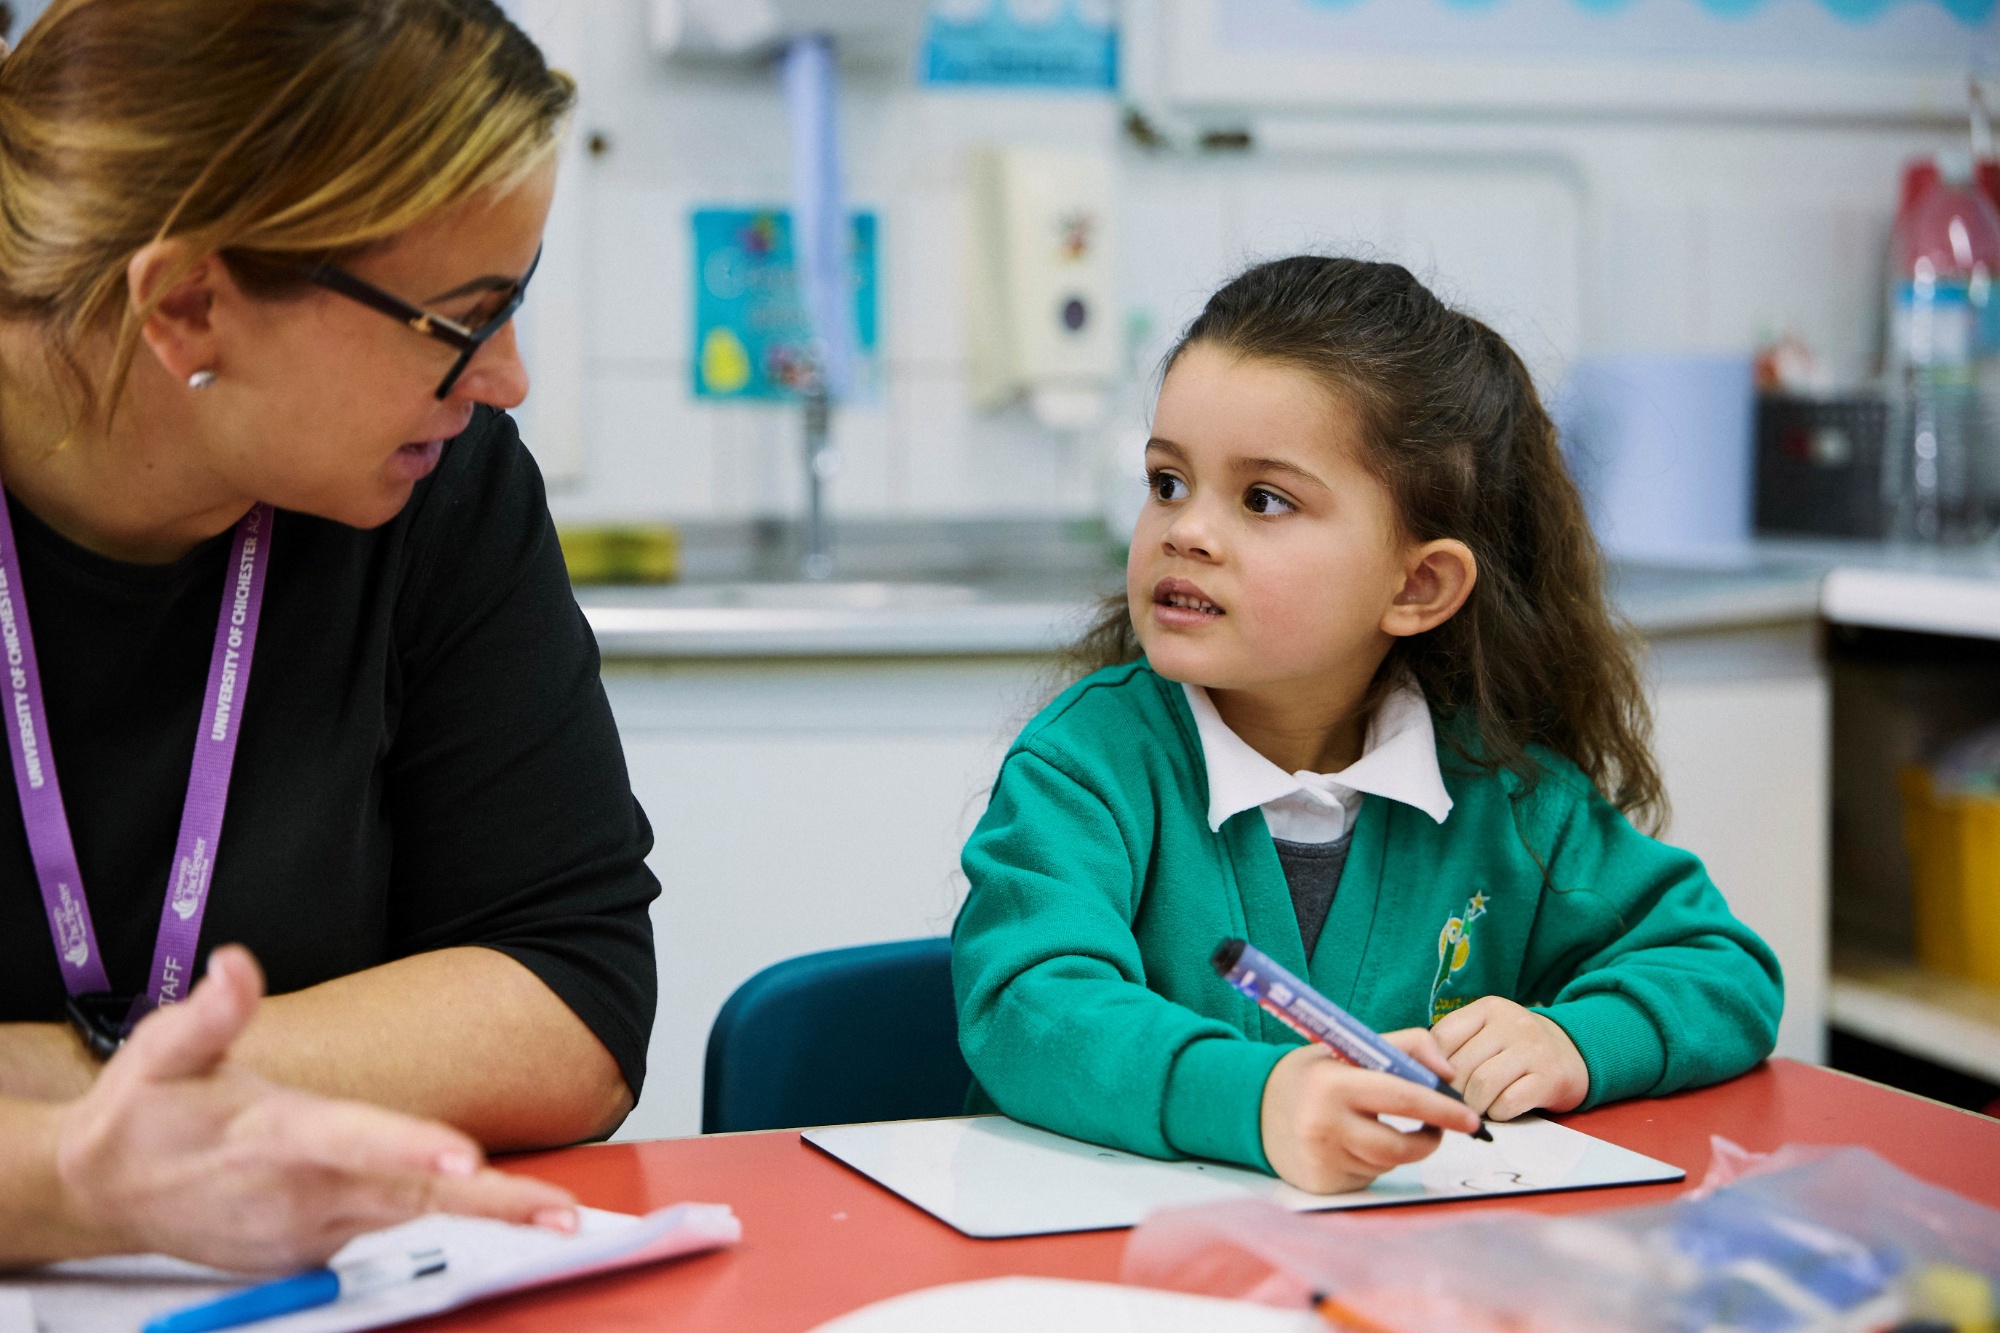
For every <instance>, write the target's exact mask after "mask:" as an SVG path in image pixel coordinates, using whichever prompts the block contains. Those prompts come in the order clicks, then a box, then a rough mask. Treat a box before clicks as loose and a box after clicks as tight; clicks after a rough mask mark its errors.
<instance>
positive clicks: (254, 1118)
mask: <svg viewBox="0 0 2000 1333" xmlns="http://www.w3.org/2000/svg"><path fill="white" fill-rule="evenodd" d="M263 985H264V983H263V976H262V974H261V972H260V971H259V970H258V968H257V964H256V963H255V962H254V961H253V960H252V959H251V957H250V954H249V953H248V952H247V951H246V950H244V949H241V948H237V947H233V946H232V947H228V948H222V949H217V950H216V951H215V953H214V954H213V955H212V956H211V957H210V959H209V964H208V975H207V976H206V977H205V978H204V979H203V980H202V982H201V984H200V985H199V986H197V987H195V989H194V992H193V993H192V994H191V995H190V996H189V997H188V999H187V1000H186V1002H184V1003H182V1004H178V1005H175V1006H173V1007H171V1008H168V1009H163V1010H161V1011H159V1012H157V1013H154V1014H152V1015H150V1016H149V1017H147V1018H146V1019H145V1021H143V1022H142V1023H140V1024H139V1026H138V1027H137V1029H136V1030H134V1032H133V1033H132V1036H131V1039H130V1040H128V1041H127V1042H126V1043H125V1046H124V1048H123V1049H122V1050H120V1051H119V1052H118V1054H117V1055H116V1056H114V1057H113V1058H112V1059H111V1061H110V1062H109V1063H108V1064H107V1065H106V1066H105V1068H104V1072H103V1074H102V1075H101V1076H100V1077H99V1078H98V1080H97V1082H96V1083H95V1084H94V1085H93V1086H92V1087H91V1089H90V1090H89V1091H88V1092H86V1093H85V1094H84V1095H83V1096H81V1097H80V1098H78V1099H77V1100H76V1101H74V1102H72V1103H70V1104H69V1105H68V1106H67V1107H65V1108H63V1110H62V1112H61V1114H60V1117H59V1119H58V1121H57V1124H56V1132H55V1168H56V1179H57V1182H58V1191H57V1193H58V1198H59V1200H60V1207H61V1209H62V1211H63V1213H64V1217H63V1218H62V1223H61V1226H60V1229H61V1230H62V1231H64V1232H65V1233H66V1234H68V1235H71V1236H79V1235H80V1236H87V1237H89V1238H90V1240H91V1244H90V1246H89V1248H91V1249H93V1250H95V1251H97V1252H99V1253H107V1252H127V1253H129V1252H143V1251H161V1252H165V1253H168V1254H173V1255H178V1256H180V1257H181V1258H184V1259H191V1260H194V1261H195V1262H198V1263H204V1264H212V1265H214V1266H215V1267H218V1268H226V1269H230V1270H233V1271H238V1272H284V1271H287V1270H292V1269H297V1268H301V1267H305V1266H309V1265H311V1264H315V1263H319V1262H322V1261H324V1260H325V1259H326V1258H327V1257H328V1256H330V1255H331V1254H333V1252H334V1251H335V1250H337V1249H339V1248H340V1246H341V1245H343V1244H345V1243H346V1242H347V1241H348V1240H349V1239H350V1238H351V1237H353V1236H355V1235H357V1234H359V1233H360V1232H363V1231H372V1230H374V1229H376V1228H379V1227H385V1226H390V1225H393V1224H395V1223H397V1222H402V1221H405V1220H407V1219H409V1218H412V1217H415V1216H418V1215H419V1214H422V1213H428V1212H451V1213H464V1214H470V1215H477V1216H485V1217H497V1218H501V1219H503V1220H505V1221H509V1222H535V1223H538V1224H540V1225H543V1226H548V1227H552V1228H554V1229H557V1230H563V1231H567V1230H573V1229H574V1228H575V1226H576V1212H575V1201H574V1200H573V1199H572V1198H571V1197H570V1196H569V1194H568V1193H566V1192H565V1191H563V1190H561V1189H559V1188H557V1187H556V1186H554V1185H549V1184H545V1183H543V1182H541V1181H538V1180H531V1179H528V1178H526V1177H523V1176H512V1175H505V1174H502V1173H501V1172H498V1171H495V1170H492V1169H491V1168H489V1167H486V1166H485V1163H484V1159H483V1156H482V1154H481V1152H480V1149H479V1147H478V1145H477V1144H475V1143H474V1142H473V1141H472V1140H471V1139H469V1138H467V1137H466V1136H465V1135H463V1134H461V1133H459V1132H458V1131H457V1130H454V1129H450V1128H448V1127H446V1126H444V1125H440V1124H436V1123H434V1122H431V1121H425V1120H419V1119H415V1118H413V1117H410V1116H405V1115H399V1114H397V1113H395V1112H392V1111H385V1110H382V1109H381V1108H379V1107H374V1106H368V1105H364V1104H362V1103H360V1102H350V1101H335V1100H331V1099H328V1098H324V1097H317V1096H314V1095H312V1094H310V1093H304V1092H298V1091H294V1090H291V1089H287V1088H281V1087H278V1086H276V1085H274V1084H271V1083H267V1082H266V1081H264V1080H263V1079H261V1078H259V1077H257V1076H256V1075H255V1074H252V1073H250V1072H248V1071H247V1070H245V1069H243V1068H241V1067H240V1066H237V1065H234V1064H232V1063H230V1061H229V1059H228V1053H229V1047H230V1043H231V1042H233V1041H234V1040H235V1039H236V1036H237V1034H238V1033H240V1032H241V1031H242V1030H243V1027H244V1025H245V1024H246V1023H248V1022H249V1021H250V1017H251V1015H252V1014H253V1013H255V1012H256V1009H257V1004H258V1001H259V999H260V998H261V996H262V994H263Z"/></svg>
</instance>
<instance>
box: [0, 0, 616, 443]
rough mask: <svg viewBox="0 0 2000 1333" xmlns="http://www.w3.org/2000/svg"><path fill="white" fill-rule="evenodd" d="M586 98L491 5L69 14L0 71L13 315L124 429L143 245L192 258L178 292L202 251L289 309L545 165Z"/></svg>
mask: <svg viewBox="0 0 2000 1333" xmlns="http://www.w3.org/2000/svg"><path fill="white" fill-rule="evenodd" d="M0 35H4V34H0ZM0 49H4V48H0ZM575 97H576V85H575V82H574V81H573V80H572V79H571V78H570V77H569V76H568V75H566V74H563V73H560V72H558V71H554V70H551V69H549V67H548V65H547V64H546V63H545V62H544V61H543V59H542V55H541V52H540V51H539V50H538V49H537V48H536V47H535V44H534V43H533V42H532V41H530V40H529V39H528V37H527V36H526V35H525V34H523V33H522V32H521V31H520V29H518V28H516V27H515V26H514V25H513V24H512V23H511V22H509V21H508V19H507V17H506V15H505V14H504V13H502V12H501V10H500V8H499V7H498V6H497V5H496V4H494V3H493V0H55V2H54V3H53V4H51V5H50V7H49V9H48V10H47V12H45V13H44V14H43V15H42V16H41V17H40V18H39V19H38V20H36V22H35V23H34V24H33V25H32V26H31V27H30V28H29V29H28V31H27V32H26V33H25V34H23V35H22V37H21V40H20V43H19V44H18V45H17V46H15V47H14V48H13V50H12V51H11V52H9V53H8V54H6V56H5V57H4V58H0V318H8V319H16V320H31V321H33V322H34V323H35V324H36V325H38V326H39V328H40V329H41V330H42V333H43V336H44V339H45V342H46V346H47V348H48V351H49V354H50V356H51V359H52V363H53V364H54V365H55V366H56V367H57V368H58V369H59V370H60V371H62V372H63V373H64V376H65V378H66V379H67V380H68V381H69V383H70V384H71V386H72V387H73V388H74V389H75V390H76V392H77V395H78V404H77V406H78V408H79V411H80V413H81V414H86V415H90V414H97V413H100V412H101V413H102V414H103V416H104V417H106V418H108V417H109V415H110V411H111V407H112V405H113V404H115V403H116V401H117V398H118V395H119V393H120V391H121V389H122V386H123V384H124V379H125V375H126V373H127V371H128V370H129V368H130V365H131V360H132V356H133V352H134V350H135V348H136V346H137V342H138V337H139V332H140V329H141V328H142V327H143V325H144V323H145V321H146V319H147V318H149V317H150V315H151V314H152V309H151V307H150V305H149V306H147V307H142V308H139V309H133V308H132V307H131V301H130V297H129V294H128V290H127V286H126V267H127V265H128V263H129V262H130V260H131V258H132V256H133V255H134V254H135V253H136V252H137V251H139V250H140V249H141V248H142V247H144V246H146V245H148V244H150V243H152V242H155V241H160V240H167V239H175V240H180V241H183V242H185V243H186V244H187V246H188V251H189V253H188V257H187V259H186V260H185V262H184V263H183V265H182V266H181V267H180V268H179V269H178V270H177V271H176V272H174V273H172V274H170V275H169V277H168V280H167V281H166V282H163V283H162V284H160V288H159V291H160V293H161V294H162V295H163V294H164V293H165V292H166V291H168V290H170V289H171V288H172V286H173V285H174V284H175V283H176V282H178V280H179V278H180V277H181V276H183V275H184V274H185V273H186V271H188V270H189V269H191V268H192V267H193V265H194V264H195V263H197V262H199V261H200V259H201V258H202V257H203V256H206V255H220V256H221V257H222V259H223V261H224V262H225V263H227V264H228V265H229V267H230V271H231V272H232V274H233V275H235V276H236V277H237V279H238V280H239V281H240V282H242V283H243V285H244V286H245V287H246V288H248V289H249V290H251V291H252V292H253V293H255V294H257V295H260V296H266V297H277V296H282V295H285V294H287V293H288V292H289V291H292V290H296V289H297V287H298V281H299V280H298V278H297V276H296V274H297V270H298V268H299V267H300V265H301V264H302V263H304V262H316V261H321V260H328V261H332V262H336V263H338V262H342V261H343V260H345V259H347V258H350V257H352V256H353V255H355V254H358V253H360V252H362V251H364V250H366V249H368V248H369V247H370V246H373V245H376V244H379V243H381V242H384V241H386V240H389V239H390V238H392V237H394V236H396V235H397V234H398V233H400V232H402V231H404V230H406V229H407V228H409V227H410V226H412V225H413V224H415V223H417V222H419V221H421V220H423V219H425V218H426V217H429V216H431V215H432V214H434V213H436V212H437V211H438V210H440V209H442V208H445V207H448V206H449V205H452V204H455V203H457V202H460V201H462V200H464V199H466V198H469V197H471V196H473V195H475V194H477V193H479V192H480V191H482V190H485V189H488V188H489V187H494V186H505V185H506V184H508V183H510V182H512V181H515V180H518V179H519V178H520V177H521V176H523V175H524V174H526V173H527V172H529V171H531V170H533V169H534V168H535V167H536V166H537V165H539V164H540V163H541V162H542V161H544V160H545V158H546V155H547V154H548V153H549V152H550V151H552V150H553V148H554V145H555V142H556V138H557V135H558V133H559V132H560V129H561V125H562V121H563V119H564V117H565V116H566V115H567V114H568V112H569V109H570V107H571V106H572V105H573V104H574V101H575ZM155 300H157V298H155ZM111 331H115V341H114V343H113V349H114V350H113V353H112V358H111V363H110V368H109V371H108V373H107V374H106V375H105V377H104V382H103V383H101V384H96V385H93V384H91V383H90V379H89V376H88V375H87V374H86V372H85V371H84V369H83V359H82V355H81V354H82V351H83V349H84V346H85V344H86V342H87V341H88V340H89V339H91V338H92V337H94V336H99V335H101V334H102V333H105V332H111Z"/></svg>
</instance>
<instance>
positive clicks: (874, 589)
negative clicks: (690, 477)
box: [621, 582, 980, 611]
mask: <svg viewBox="0 0 2000 1333" xmlns="http://www.w3.org/2000/svg"><path fill="white" fill-rule="evenodd" d="M979 600H980V595H979V590H978V589H977V588H971V587H967V586H966V585H964V584H961V583H918V582H910V583H889V582H870V583H806V582H799V583H682V584H675V585H672V586H669V587H664V588H648V589H644V590H638V589H625V590H623V596H622V597H621V601H623V602H624V603H625V604H627V605H634V604H636V605H643V606H647V607H659V608H662V609H667V608H673V609H685V610H690V611H695V610H701V611H707V610H745V611H925V610H931V609H933V608H939V607H949V606H969V605H971V604H973V603H975V602H977V601H979Z"/></svg>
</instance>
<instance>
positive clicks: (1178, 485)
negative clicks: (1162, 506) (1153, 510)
mask: <svg viewBox="0 0 2000 1333" xmlns="http://www.w3.org/2000/svg"><path fill="white" fill-rule="evenodd" d="M1146 485H1147V487H1148V488H1149V489H1151V491H1152V492H1153V498H1154V499H1155V500H1162V501H1173V500H1184V499H1186V498H1187V493H1188V489H1187V483H1186V482H1184V481H1182V480H1181V479H1180V478H1179V477H1176V476H1175V475H1174V474H1173V473H1171V472H1155V473H1153V474H1152V475H1150V476H1148V477H1147V478H1146Z"/></svg>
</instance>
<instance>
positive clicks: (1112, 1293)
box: [813, 1277, 1326, 1333]
mask: <svg viewBox="0 0 2000 1333" xmlns="http://www.w3.org/2000/svg"><path fill="white" fill-rule="evenodd" d="M939 1329H950V1330H951V1333H1020V1330H1022V1329H1033V1330H1035V1333H1312V1330H1314V1329H1318V1330H1321V1333H1324V1330H1325V1329H1326V1325H1325V1324H1324V1323H1322V1322H1320V1320H1319V1317H1318V1316H1317V1315H1313V1314H1311V1313H1308V1312H1306V1311H1303V1310H1274V1309H1271V1308H1270V1307H1269V1306H1264V1305H1252V1304H1251V1303H1250V1302H1248V1301H1224V1300H1218V1299H1216V1298H1215V1297H1213V1296H1189V1295H1185V1294H1183V1293H1181V1292H1177V1291H1152V1290H1150V1289H1148V1288H1145V1287H1120V1286H1116V1285H1113V1284H1112V1283H1108V1282H1072V1281H1069V1280H1068V1279H1065V1278H1052V1277H999V1278H988V1279H986V1280H985V1281H983V1282H954V1283H952V1284H951V1285H949V1286H944V1287H927V1288H925V1289H924V1290H923V1291H913V1292H910V1293H908V1294H907V1295H903V1296H892V1297H890V1298H889V1299H888V1300H886V1301H877V1302H876V1303H875V1304H873V1305H868V1306H863V1307H862V1308H861V1309H859V1310H856V1311H854V1312H852V1313H851V1314H844V1315H842V1316H840V1318H838V1319H834V1320H831V1321H829V1322H827V1323H824V1324H821V1325H820V1326H819V1327H818V1328H817V1329H814V1330H813V1333H937V1331H938V1330H939Z"/></svg>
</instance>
